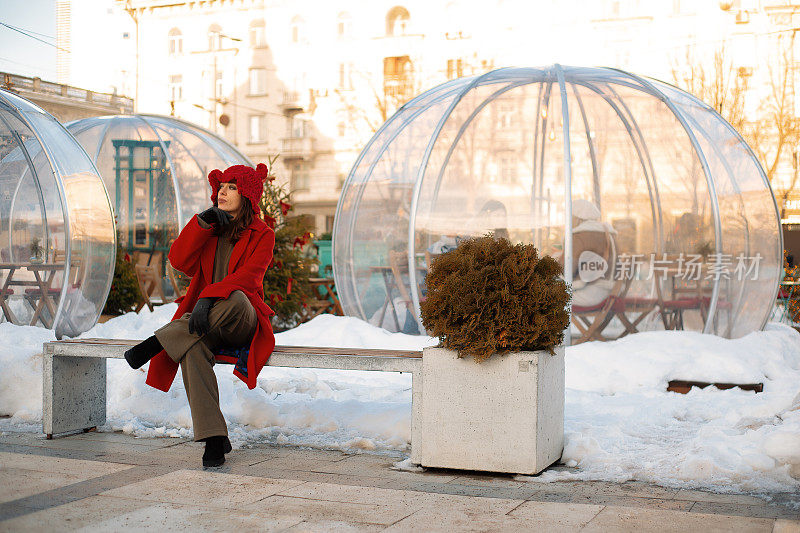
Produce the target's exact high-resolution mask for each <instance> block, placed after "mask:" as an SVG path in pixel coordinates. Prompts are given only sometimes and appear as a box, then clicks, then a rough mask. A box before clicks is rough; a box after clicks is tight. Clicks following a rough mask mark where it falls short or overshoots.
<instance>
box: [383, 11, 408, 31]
mask: <svg viewBox="0 0 800 533" xmlns="http://www.w3.org/2000/svg"><path fill="white" fill-rule="evenodd" d="M410 20H411V17H410V16H409V14H408V10H407V9H406V8H404V7H403V6H395V7H393V8H392V9H390V10H389V12H388V13H387V14H386V35H390V36H391V35H395V36H396V35H406V33H408V24H409V21H410Z"/></svg>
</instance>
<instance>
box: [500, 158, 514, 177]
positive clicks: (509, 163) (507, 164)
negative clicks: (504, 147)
mask: <svg viewBox="0 0 800 533" xmlns="http://www.w3.org/2000/svg"><path fill="white" fill-rule="evenodd" d="M516 181H517V158H516V157H515V156H513V155H506V156H501V157H500V182H501V183H516Z"/></svg>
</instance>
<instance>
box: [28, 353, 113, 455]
mask: <svg viewBox="0 0 800 533" xmlns="http://www.w3.org/2000/svg"><path fill="white" fill-rule="evenodd" d="M42 380H43V388H42V429H43V431H44V433H45V434H46V435H47V438H48V439H52V438H53V435H55V434H57V433H66V432H70V431H78V430H84V431H88V430H90V429H92V428H95V427H97V426H99V425H102V424H105V422H106V360H105V358H102V357H68V356H63V355H56V356H54V355H53V354H52V353H48V350H47V348H45V352H44V361H43V365H42Z"/></svg>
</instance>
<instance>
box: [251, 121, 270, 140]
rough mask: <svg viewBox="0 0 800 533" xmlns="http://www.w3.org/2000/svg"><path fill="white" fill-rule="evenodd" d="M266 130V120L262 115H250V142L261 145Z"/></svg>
mask: <svg viewBox="0 0 800 533" xmlns="http://www.w3.org/2000/svg"><path fill="white" fill-rule="evenodd" d="M266 130H267V118H266V117H265V116H264V115H250V142H251V143H263V142H264V141H265V140H266V139H265V137H266V136H265V132H266Z"/></svg>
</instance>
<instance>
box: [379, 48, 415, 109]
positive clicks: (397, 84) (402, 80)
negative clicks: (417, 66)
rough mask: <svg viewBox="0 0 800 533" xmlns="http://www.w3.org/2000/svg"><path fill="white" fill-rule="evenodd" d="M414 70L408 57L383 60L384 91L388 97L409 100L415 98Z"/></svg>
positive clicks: (385, 58)
mask: <svg viewBox="0 0 800 533" xmlns="http://www.w3.org/2000/svg"><path fill="white" fill-rule="evenodd" d="M413 90H414V70H413V64H412V63H411V59H410V58H409V57H408V56H397V57H384V58H383V91H384V94H385V95H386V96H388V97H393V98H397V99H398V100H403V101H405V100H407V99H409V98H411V97H412V96H413Z"/></svg>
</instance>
